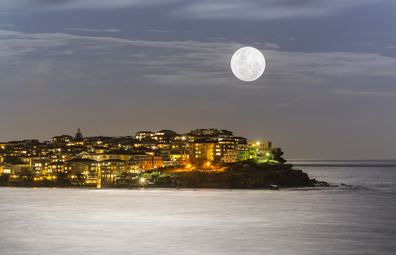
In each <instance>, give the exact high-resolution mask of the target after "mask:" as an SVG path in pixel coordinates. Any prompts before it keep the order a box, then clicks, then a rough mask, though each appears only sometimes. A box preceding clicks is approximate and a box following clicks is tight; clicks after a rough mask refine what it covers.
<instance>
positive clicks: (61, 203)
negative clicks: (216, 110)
mask: <svg viewBox="0 0 396 255" xmlns="http://www.w3.org/2000/svg"><path fill="white" fill-rule="evenodd" d="M303 169H304V170H305V171H306V172H308V173H309V175H310V176H311V175H314V176H315V177H314V178H318V177H322V176H327V177H329V178H331V179H332V181H334V182H338V183H341V182H346V183H353V182H357V181H359V180H360V181H361V182H364V183H365V186H366V187H367V188H358V189H348V188H342V187H340V188H315V189H287V190H280V191H269V190H232V191H231V190H199V189H198V190H193V189H191V190H183V189H180V190H173V189H154V190H122V189H108V190H106V189H102V190H97V189H71V188H56V189H52V188H37V189H33V188H5V187H2V188H0V226H1V227H0V251H1V254H336V253H338V254H394V251H395V250H396V245H395V244H394V240H395V238H396V233H395V229H396V219H395V217H394V215H395V214H394V212H395V209H396V192H395V190H396V188H395V187H396V185H395V183H396V180H395V179H396V178H395V177H396V172H395V171H393V172H392V171H390V169H386V168H383V167H381V168H376V169H371V170H369V169H370V168H365V171H366V172H367V173H363V174H362V173H361V172H359V171H361V169H359V168H356V169H355V168H351V167H348V168H347V169H345V168H343V170H342V171H344V172H342V178H338V177H337V176H338V175H339V174H341V170H340V169H339V168H337V167H320V168H318V167H316V168H309V169H306V168H305V167H304V168H303ZM345 171H346V172H345ZM373 171H375V176H377V177H376V178H373V176H374V175H373V174H372V172H373ZM381 171H382V172H384V173H382V172H381ZM359 174H360V175H359ZM382 174H383V175H384V176H385V177H384V178H382V177H381V176H382ZM355 176H360V177H359V178H357V177H355ZM378 176H379V177H378ZM348 178H349V179H348ZM318 179H321V180H325V181H327V179H324V178H318ZM370 180H371V181H370ZM378 183H383V184H384V187H385V188H378V187H377V184H378ZM353 184H354V185H355V183H353ZM358 184H359V183H358Z"/></svg>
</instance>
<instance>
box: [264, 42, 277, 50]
mask: <svg viewBox="0 0 396 255" xmlns="http://www.w3.org/2000/svg"><path fill="white" fill-rule="evenodd" d="M264 47H265V48H271V49H279V46H278V45H276V44H274V43H265V44H264Z"/></svg>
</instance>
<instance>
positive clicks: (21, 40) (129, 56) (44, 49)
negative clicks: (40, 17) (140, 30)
mask: <svg viewBox="0 0 396 255" xmlns="http://www.w3.org/2000/svg"><path fill="white" fill-rule="evenodd" d="M0 38H1V39H2V43H1V46H0V47H1V48H0V49H1V51H0V57H1V58H2V59H4V60H6V61H5V63H4V64H6V63H7V62H8V63H13V64H17V65H19V66H26V67H25V69H24V70H25V73H35V72H39V73H48V74H51V73H54V72H55V73H57V72H61V70H60V69H62V71H63V73H64V75H65V74H73V75H74V76H75V75H80V73H81V75H83V76H87V77H88V76H90V77H92V76H93V77H94V76H95V75H91V73H92V74H97V73H100V71H99V70H100V68H105V66H106V65H110V66H111V67H112V68H111V69H107V71H106V72H105V73H103V74H106V75H109V76H110V77H111V76H112V75H114V76H115V77H114V78H115V79H116V76H117V73H119V72H123V71H125V72H128V71H127V70H134V71H135V75H136V76H135V79H136V78H137V77H140V78H139V79H141V80H147V81H149V82H152V83H154V84H162V85H185V84H187V83H186V81H187V80H189V82H188V84H189V86H202V85H205V84H206V85H210V84H212V85H216V84H217V85H225V84H229V85H233V84H232V83H229V80H230V77H232V76H230V73H229V72H230V70H229V61H230V57H231V56H232V54H233V52H234V51H235V50H236V49H238V48H239V47H241V46H242V45H240V44H236V43H230V42H197V41H173V42H166V41H147V40H127V39H120V38H113V37H93V36H76V35H70V34H65V33H38V34H28V33H20V32H15V31H5V30H0ZM264 46H267V48H268V46H269V45H268V44H265V45H264ZM271 48H276V47H275V46H272V47H271ZM261 51H262V52H263V54H264V56H265V57H266V60H267V63H268V66H267V70H266V72H265V79H266V80H267V82H268V84H271V85H272V86H274V87H277V86H283V85H281V84H289V85H291V86H300V85H303V84H320V83H323V82H324V81H326V80H328V79H332V78H335V77H349V76H355V75H358V76H362V77H363V76H396V70H395V69H394V66H396V59H395V58H390V57H385V56H381V55H378V54H365V53H346V52H329V53H303V52H287V51H278V50H275V49H261ZM33 55H34V56H36V59H35V60H34V61H38V62H40V63H42V64H43V65H44V63H46V64H45V68H44V67H43V66H42V65H41V67H40V68H41V69H40V70H38V68H39V66H37V65H34V64H29V61H30V58H31V57H30V56H33ZM57 55H74V58H73V59H70V60H68V59H64V58H60V59H59V60H57V61H55V60H53V56H57ZM94 56H96V57H99V58H100V61H95V62H94V63H92V62H91V63H90V60H91V58H92V57H94ZM37 58H38V59H37ZM69 61H70V63H69ZM65 68H66V69H65ZM57 69H59V70H57ZM29 70H30V71H29ZM74 72H75V73H74ZM3 75H4V76H7V73H3ZM188 77H190V78H188ZM194 81H196V82H194ZM246 88H248V87H246Z"/></svg>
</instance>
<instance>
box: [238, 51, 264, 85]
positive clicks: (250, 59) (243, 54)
mask: <svg viewBox="0 0 396 255" xmlns="http://www.w3.org/2000/svg"><path fill="white" fill-rule="evenodd" d="M264 69H265V58H264V56H263V54H261V52H260V51H259V50H257V49H255V48H253V47H243V48H240V49H239V50H237V51H236V52H235V53H234V55H232V58H231V70H232V72H233V73H234V75H235V76H236V77H237V78H238V79H240V80H242V81H247V82H249V81H254V80H257V79H258V78H259V77H260V76H261V75H262V74H263V73H264Z"/></svg>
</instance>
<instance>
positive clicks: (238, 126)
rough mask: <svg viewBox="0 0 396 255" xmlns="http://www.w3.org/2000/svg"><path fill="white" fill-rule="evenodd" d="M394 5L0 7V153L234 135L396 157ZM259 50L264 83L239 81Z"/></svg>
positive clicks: (293, 0) (74, 0)
mask: <svg viewBox="0 0 396 255" xmlns="http://www.w3.org/2000/svg"><path fill="white" fill-rule="evenodd" d="M395 13H396V3H395V1H394V0H348V1H345V0H189V1H187V0H112V1H109V0H0V40H1V41H0V141H3V142H5V141H10V140H22V139H39V140H41V141H42V140H50V138H51V137H52V136H55V135H62V134H70V135H74V134H75V132H76V131H77V128H81V131H82V133H83V135H84V136H96V135H109V136H118V135H134V134H135V132H137V131H140V130H151V131H154V132H155V131H159V130H160V129H172V130H174V131H176V132H188V131H189V130H191V129H196V128H218V129H228V130H231V131H233V132H234V134H235V135H238V136H244V137H246V138H248V139H249V140H251V141H256V140H261V141H272V143H273V146H277V147H281V148H282V150H283V151H284V152H285V155H284V157H285V158H286V159H296V158H304V159H394V158H395V155H396V33H395V24H396V15H395ZM243 46H253V47H256V48H257V49H259V50H260V51H261V52H262V53H263V54H264V56H265V58H266V61H267V66H266V70H265V72H264V74H263V76H262V77H261V78H259V79H258V80H256V81H254V82H250V83H246V82H242V81H240V80H238V79H237V78H236V77H235V76H234V75H233V74H232V72H231V68H230V59H231V57H232V54H233V53H234V52H235V51H236V50H237V49H239V48H240V47H243Z"/></svg>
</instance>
